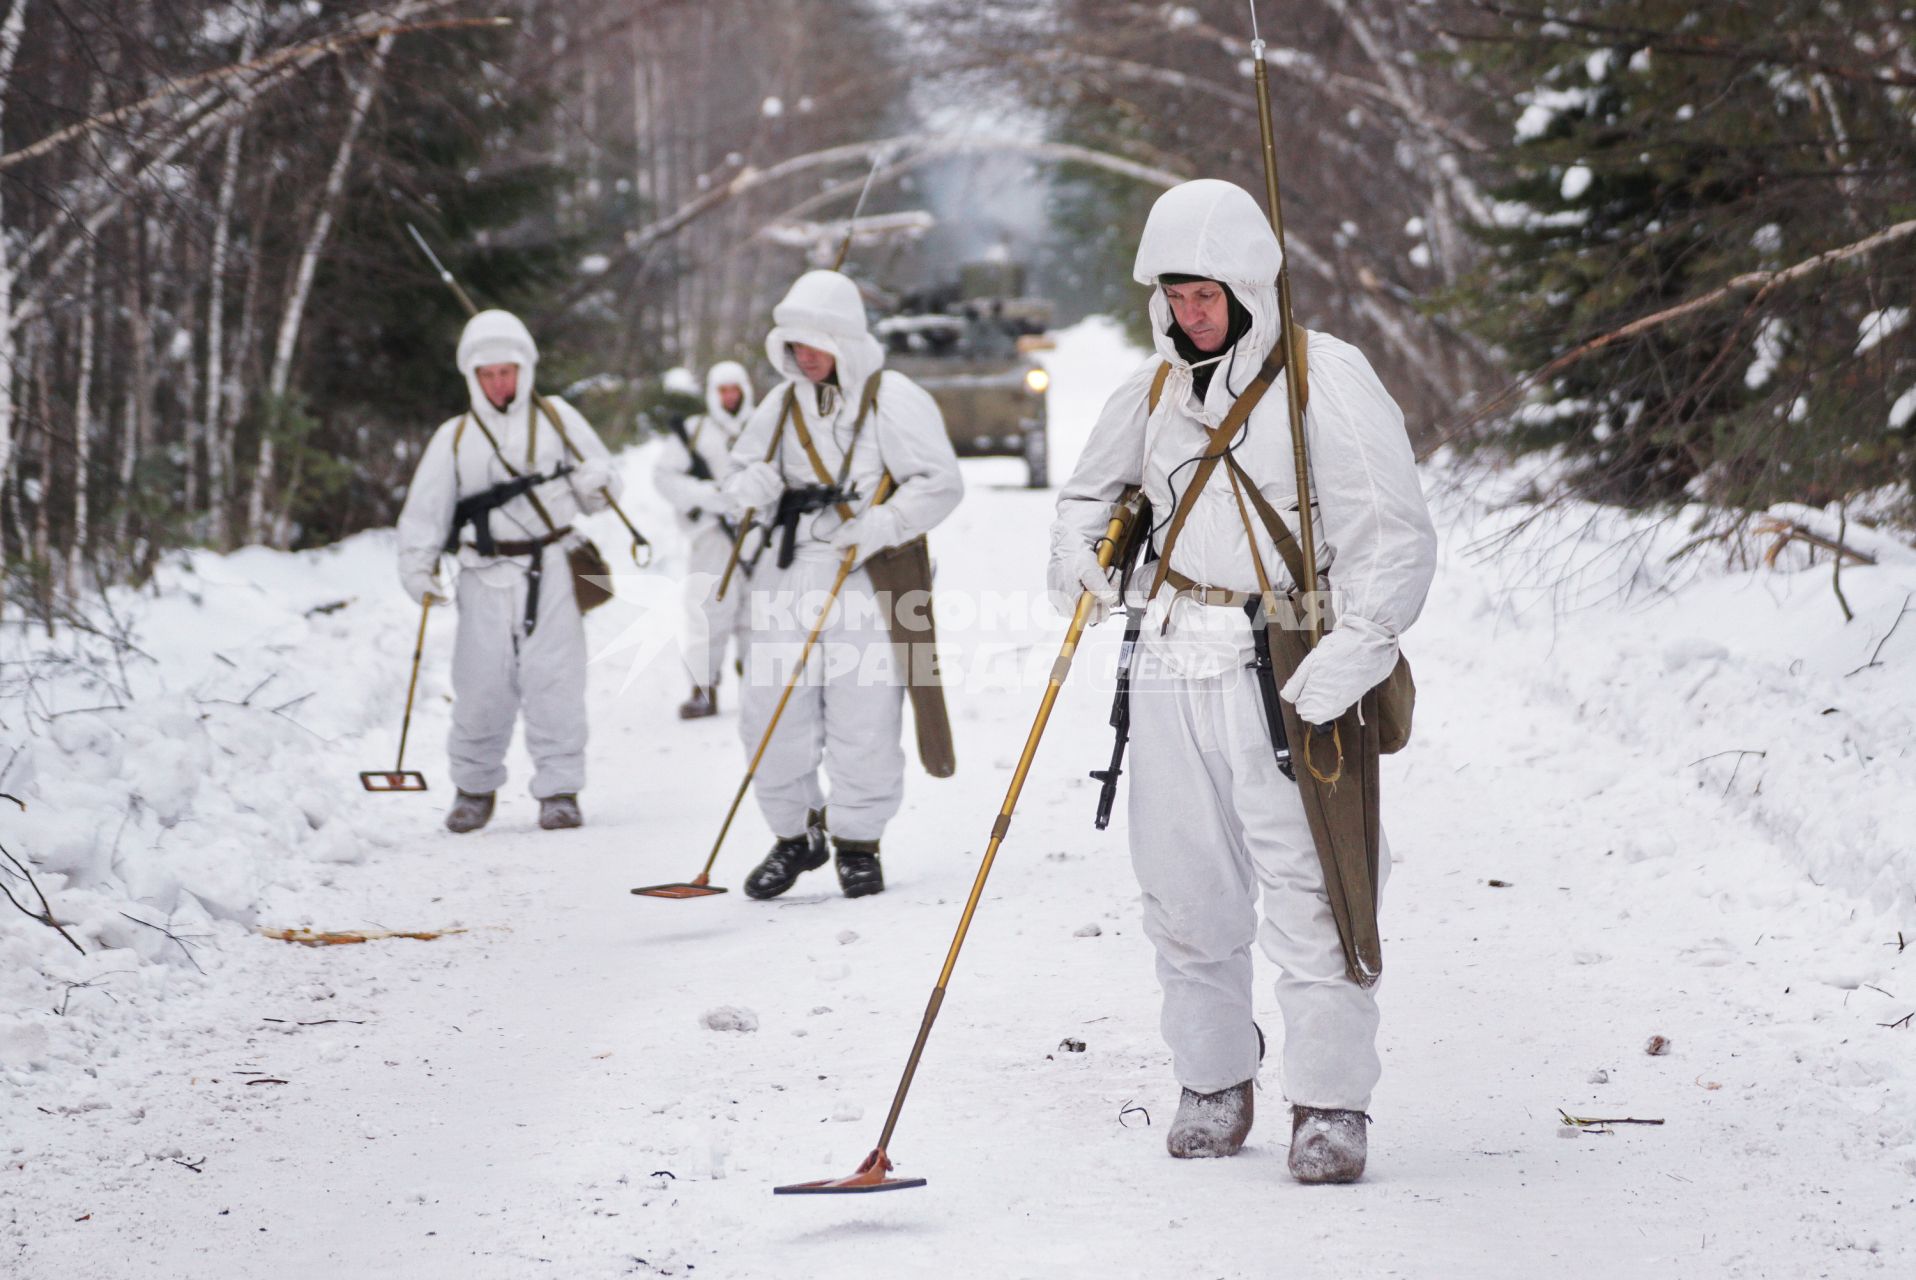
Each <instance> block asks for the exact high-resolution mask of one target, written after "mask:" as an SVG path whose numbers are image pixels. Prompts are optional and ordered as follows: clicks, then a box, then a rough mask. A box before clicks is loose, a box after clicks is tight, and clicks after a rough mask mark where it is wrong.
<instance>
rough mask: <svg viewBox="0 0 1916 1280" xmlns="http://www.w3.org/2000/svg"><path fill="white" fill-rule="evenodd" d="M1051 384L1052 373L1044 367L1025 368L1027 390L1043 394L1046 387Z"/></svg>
mask: <svg viewBox="0 0 1916 1280" xmlns="http://www.w3.org/2000/svg"><path fill="white" fill-rule="evenodd" d="M1050 385H1051V375H1050V374H1048V373H1046V372H1045V371H1044V370H1043V369H1027V370H1025V387H1026V389H1027V390H1030V391H1033V392H1035V393H1037V394H1039V395H1043V394H1044V389H1045V388H1046V387H1048V386H1050Z"/></svg>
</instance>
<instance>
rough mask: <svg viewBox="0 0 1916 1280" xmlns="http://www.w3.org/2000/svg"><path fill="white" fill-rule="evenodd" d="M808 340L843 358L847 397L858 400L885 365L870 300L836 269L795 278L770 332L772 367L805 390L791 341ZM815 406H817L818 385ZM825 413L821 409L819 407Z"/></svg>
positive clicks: (842, 383)
mask: <svg viewBox="0 0 1916 1280" xmlns="http://www.w3.org/2000/svg"><path fill="white" fill-rule="evenodd" d="M793 342H798V343H803V344H804V345H805V346H808V347H817V348H818V349H819V350H821V351H829V352H831V353H832V356H833V358H834V359H836V360H837V361H838V385H839V388H840V389H841V390H842V391H843V393H844V397H845V399H847V400H856V398H857V396H858V393H859V392H860V391H861V390H862V389H863V388H864V386H865V380H866V379H867V378H869V377H871V376H872V374H874V373H877V372H878V371H879V370H880V369H882V368H884V367H885V348H884V345H883V344H882V343H880V342H879V341H878V339H876V338H874V337H872V335H871V331H870V330H869V329H867V328H866V326H865V300H864V299H863V298H861V297H860V296H859V294H858V286H857V285H856V284H853V283H852V280H851V277H849V276H845V275H841V274H839V273H838V272H836V271H807V272H806V273H805V274H804V275H802V276H800V277H799V278H798V279H797V280H795V281H793V282H792V287H791V289H790V290H789V291H788V292H787V293H786V294H785V299H784V301H782V302H780V303H779V304H778V305H777V306H776V307H773V308H772V331H771V333H769V334H767V335H766V337H765V355H766V358H767V359H769V360H770V361H771V362H772V367H773V368H774V369H777V370H778V371H779V372H780V373H781V374H783V375H784V376H785V377H787V378H790V379H791V380H792V381H793V382H794V383H796V384H797V385H798V386H799V387H800V388H801V389H805V388H807V387H810V384H809V383H808V382H807V381H806V379H805V375H804V374H802V373H800V372H799V370H798V362H797V361H796V360H794V359H792V354H791V352H789V351H787V350H786V349H785V348H786V345H787V344H788V343H793ZM811 390H812V392H813V401H812V404H813V407H814V408H815V409H816V408H817V407H818V401H817V390H818V389H817V388H815V387H812V388H811ZM820 412H821V413H822V410H821V411H820Z"/></svg>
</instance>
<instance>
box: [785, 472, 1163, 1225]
mask: <svg viewBox="0 0 1916 1280" xmlns="http://www.w3.org/2000/svg"><path fill="white" fill-rule="evenodd" d="M1142 500H1143V495H1142V493H1140V492H1139V491H1138V490H1137V489H1135V488H1133V489H1128V490H1126V491H1125V493H1124V495H1123V496H1122V497H1121V498H1120V499H1119V500H1118V504H1117V506H1116V508H1115V509H1114V510H1113V511H1112V513H1111V520H1110V523H1109V524H1108V525H1107V526H1106V528H1105V532H1104V537H1102V538H1100V539H1099V540H1098V564H1099V565H1100V566H1102V567H1104V568H1106V569H1108V568H1110V567H1111V565H1112V564H1113V563H1114V562H1115V561H1116V558H1117V556H1118V553H1119V549H1120V548H1121V547H1122V546H1123V545H1124V543H1125V539H1126V536H1127V535H1128V534H1129V532H1130V530H1131V528H1132V527H1133V525H1134V524H1135V523H1136V521H1137V516H1138V508H1139V506H1140V504H1141V502H1142ZM1092 601H1093V597H1092V595H1091V593H1090V592H1089V591H1084V592H1080V593H1079V595H1078V606H1077V608H1076V609H1075V610H1073V611H1072V614H1071V625H1070V627H1069V628H1067V629H1066V631H1065V633H1064V643H1063V644H1061V645H1060V646H1059V647H1058V656H1057V658H1056V659H1055V660H1054V661H1053V662H1052V664H1051V677H1050V679H1049V680H1047V681H1046V682H1045V691H1044V697H1043V699H1042V700H1040V702H1039V703H1038V714H1037V717H1036V718H1035V719H1034V720H1033V721H1032V723H1031V731H1030V732H1029V733H1028V734H1026V735H1025V746H1024V752H1023V754H1022V755H1021V756H1019V758H1018V766H1017V768H1016V769H1014V770H1013V771H1012V774H1011V785H1010V786H1009V787H1008V788H1007V789H1006V791H1005V798H1004V803H1003V804H1001V805H999V806H998V817H997V819H996V821H994V822H993V823H992V824H991V840H990V843H988V844H987V845H986V846H985V855H984V858H983V859H982V860H981V861H980V862H979V864H978V876H977V878H976V879H975V880H974V881H972V885H971V896H970V897H969V898H968V899H967V900H966V901H965V909H964V912H963V913H962V914H961V915H960V916H959V917H958V931H957V933H955V934H954V935H953V936H952V939H951V949H950V950H949V951H948V952H946V954H945V967H944V968H943V969H942V970H940V971H939V974H938V983H937V985H936V986H934V987H933V988H932V990H931V999H930V1000H929V1001H928V1002H927V1003H926V1005H925V1013H924V1017H923V1019H922V1020H921V1021H920V1022H919V1024H918V1038H917V1039H916V1040H915V1041H914V1042H913V1043H912V1046H911V1056H910V1057H909V1058H907V1059H906V1060H905V1073H904V1075H903V1076H901V1077H900V1078H899V1081H898V1091H897V1092H896V1093H895V1094H893V1095H892V1101H891V1111H890V1112H889V1113H888V1114H887V1115H886V1116H885V1127H884V1130H883V1131H882V1132H881V1133H880V1134H879V1135H878V1145H877V1146H876V1147H874V1148H872V1152H871V1154H870V1155H868V1156H866V1157H865V1160H864V1163H863V1164H861V1165H859V1166H858V1169H857V1171H856V1172H854V1173H852V1174H849V1175H847V1176H846V1177H843V1178H827V1179H824V1180H822V1181H818V1182H795V1183H791V1184H788V1185H786V1186H782V1187H774V1188H773V1189H772V1190H773V1194H775V1195H781V1196H788V1195H841V1194H846V1193H856V1192H866V1191H902V1190H904V1189H905V1188H907V1187H922V1186H924V1185H925V1180H924V1179H923V1178H892V1177H888V1176H886V1175H888V1174H889V1173H890V1172H891V1169H892V1162H891V1155H890V1152H889V1148H890V1146H891V1139H892V1134H893V1132H894V1131H895V1130H896V1129H897V1128H898V1116H899V1113H900V1112H902V1111H903V1110H904V1108H905V1095H906V1093H907V1092H909V1091H910V1089H911V1082H912V1077H913V1076H915V1075H916V1074H917V1073H918V1062H919V1059H920V1058H921V1057H923V1056H924V1052H925V1042H926V1041H927V1040H929V1039H930V1038H931V1027H932V1023H934V1022H936V1021H937V1019H938V1010H939V1007H940V1006H941V1005H943V1004H944V1001H945V989H946V987H947V986H949V985H950V983H951V974H952V970H953V969H955V968H957V966H958V952H959V949H960V948H962V947H963V946H964V945H965V934H966V933H967V932H969V931H970V929H971V919H972V916H973V915H974V914H976V912H977V910H978V902H979V900H980V899H981V898H982V897H983V896H984V892H985V881H986V879H987V878H988V877H989V876H990V875H991V867H992V864H993V863H994V862H995V861H997V858H998V846H999V845H1000V844H1002V843H1003V842H1004V838H1005V834H1006V833H1007V832H1008V831H1010V830H1011V815H1012V812H1013V810H1015V809H1016V808H1017V807H1018V796H1019V793H1021V792H1022V791H1023V790H1024V785H1025V775H1026V774H1028V773H1029V772H1030V771H1031V761H1032V759H1033V758H1034V757H1035V756H1036V755H1037V754H1038V741H1039V739H1041V738H1042V737H1044V730H1045V724H1046V723H1047V722H1048V721H1049V720H1050V719H1051V708H1052V706H1053V705H1055V704H1056V702H1057V701H1058V692H1059V690H1061V689H1062V688H1064V681H1065V677H1066V676H1068V675H1070V674H1071V660H1072V658H1073V657H1074V656H1076V654H1077V651H1078V640H1079V638H1080V637H1081V636H1083V635H1084V629H1085V626H1086V624H1087V623H1089V622H1090V619H1091V606H1092Z"/></svg>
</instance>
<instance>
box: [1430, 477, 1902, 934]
mask: <svg viewBox="0 0 1916 1280" xmlns="http://www.w3.org/2000/svg"><path fill="white" fill-rule="evenodd" d="M1450 478H1451V479H1455V478H1456V477H1455V475H1452V476H1451V477H1450ZM1525 484H1526V485H1527V484H1528V481H1526V482H1525ZM1520 487H1523V486H1513V485H1509V484H1505V485H1501V486H1498V487H1497V491H1496V492H1495V493H1491V492H1489V491H1487V490H1484V489H1481V488H1480V489H1479V490H1478V492H1477V493H1475V494H1473V495H1472V496H1470V497H1461V496H1459V491H1458V490H1455V489H1452V490H1450V491H1449V493H1448V496H1447V497H1446V498H1445V499H1443V500H1442V501H1441V502H1440V507H1441V508H1442V514H1441V515H1440V517H1439V524H1440V527H1441V528H1442V529H1443V531H1444V540H1445V560H1444V563H1443V565H1442V567H1441V569H1440V570H1439V574H1438V580H1437V586H1436V588H1435V590H1437V591H1440V592H1449V593H1456V594H1460V595H1461V596H1462V597H1463V598H1464V599H1466V600H1467V601H1468V602H1469V610H1468V611H1469V612H1470V613H1472V614H1474V617H1475V620H1476V627H1475V633H1474V634H1473V635H1471V636H1468V637H1459V636H1442V637H1432V636H1431V634H1430V633H1429V631H1428V630H1418V631H1413V632H1412V633H1411V635H1410V638H1409V646H1408V647H1409V649H1410V651H1411V653H1412V655H1413V658H1415V656H1416V655H1417V654H1418V652H1419V651H1420V650H1422V649H1426V648H1428V647H1430V645H1431V643H1432V640H1433V639H1435V640H1436V641H1437V643H1438V644H1439V645H1440V646H1442V647H1443V648H1445V649H1449V650H1451V651H1453V652H1464V651H1468V652H1470V653H1471V660H1476V659H1477V658H1479V657H1481V658H1482V659H1484V660H1490V661H1495V662H1496V663H1498V664H1500V665H1501V666H1502V667H1503V668H1504V669H1505V670H1507V672H1508V677H1509V679H1510V680H1511V681H1512V682H1513V683H1515V684H1517V685H1520V686H1523V687H1528V688H1533V689H1534V690H1535V691H1536V696H1538V697H1540V698H1545V699H1549V700H1551V701H1553V702H1557V703H1560V704H1564V705H1566V706H1568V707H1570V708H1572V709H1573V710H1574V713H1575V715H1576V717H1577V718H1578V719H1579V720H1581V721H1583V722H1585V723H1586V724H1588V725H1590V726H1591V727H1593V728H1595V729H1597V730H1599V731H1600V737H1601V739H1604V740H1607V741H1608V742H1609V743H1611V744H1613V746H1612V747H1611V749H1610V750H1608V751H1606V752H1605V754H1604V757H1603V758H1600V759H1592V760H1590V761H1589V762H1588V765H1589V769H1590V773H1591V777H1592V779H1593V787H1592V790H1593V792H1596V791H1600V790H1602V789H1603V788H1604V787H1606V786H1609V785H1611V784H1612V783H1615V782H1616V781H1617V780H1618V779H1619V778H1622V779H1623V780H1624V781H1625V782H1627V784H1628V785H1631V786H1643V787H1650V788H1663V789H1666V790H1669V791H1672V792H1674V791H1676V790H1690V791H1702V792H1705V793H1706V794H1709V795H1712V796H1714V797H1715V798H1716V800H1717V802H1718V803H1720V805H1721V806H1722V809H1723V813H1724V818H1725V820H1726V823H1731V822H1738V823H1744V824H1748V827H1749V828H1754V829H1755V830H1757V831H1759V832H1761V833H1762V834H1764V835H1765V836H1767V837H1768V838H1770V839H1771V840H1772V841H1773V842H1774V843H1775V844H1776V845H1777V846H1778V847H1779V848H1780V849H1781V850H1783V852H1784V853H1785V855H1786V856H1787V857H1788V858H1789V859H1790V860H1791V861H1792V862H1793V863H1794V864H1795V865H1796V866H1798V867H1799V868H1800V869H1801V870H1802V872H1803V874H1804V876H1805V877H1806V879H1808V880H1809V881H1811V882H1813V883H1815V884H1818V885H1827V886H1832V887H1834V888H1836V889H1839V890H1841V891H1842V892H1844V893H1846V894H1849V895H1851V896H1853V897H1855V898H1856V899H1858V900H1859V902H1861V903H1862V904H1865V905H1866V906H1867V908H1868V909H1869V910H1870V911H1871V912H1873V913H1878V914H1881V915H1883V916H1885V917H1886V918H1887V919H1888V921H1889V922H1890V923H1891V924H1892V926H1893V927H1897V928H1902V929H1904V930H1905V931H1909V930H1910V929H1911V927H1912V926H1916V849H1913V848H1912V847H1911V845H1910V842H1909V838H1908V833H1909V832H1910V831H1911V830H1913V829H1916V616H1912V615H1916V551H1912V549H1911V548H1910V547H1909V545H1908V544H1907V543H1906V542H1904V541H1902V540H1901V539H1899V538H1898V537H1896V536H1893V535H1892V534H1890V533H1888V532H1885V531H1881V530H1871V529H1867V528H1863V527H1861V526H1859V525H1857V524H1854V523H1851V524H1849V525H1848V527H1847V529H1846V530H1845V541H1846V542H1847V544H1848V545H1850V546H1852V547H1857V548H1859V549H1862V550H1865V551H1867V552H1868V553H1870V554H1872V555H1874V556H1875V557H1876V558H1877V560H1878V562H1879V563H1878V564H1877V565H1874V566H1864V565H1858V564H1853V563H1847V562H1846V564H1845V566H1844V568H1843V572H1842V576H1841V587H1842V592H1843V596H1844V598H1845V599H1847V601H1848V603H1849V606H1850V608H1851V609H1852V610H1853V612H1854V614H1855V618H1854V621H1851V622H1845V620H1844V616H1843V610H1842V606H1841V604H1840V603H1839V601H1838V599H1837V595H1836V592H1835V590H1834V584H1833V578H1832V573H1831V565H1830V562H1829V558H1828V555H1827V553H1822V552H1817V551H1815V550H1813V549H1811V548H1809V547H1808V546H1807V545H1806V544H1804V543H1801V542H1798V541H1791V542H1788V543H1786V544H1785V546H1784V547H1783V549H1782V551H1781V553H1780V554H1778V555H1777V556H1776V557H1775V561H1774V565H1773V566H1766V565H1764V564H1763V563H1761V557H1760V556H1758V557H1757V561H1758V562H1757V564H1756V565H1755V566H1754V567H1750V568H1743V569H1732V568H1729V567H1726V565H1725V563H1724V562H1725V559H1726V556H1725V553H1724V551H1723V549H1722V547H1721V546H1719V545H1716V544H1714V543H1710V544H1706V545H1704V546H1703V547H1702V548H1700V549H1696V548H1693V547H1692V546H1691V544H1692V543H1693V542H1694V541H1695V540H1696V539H1697V538H1698V536H1699V532H1700V531H1701V530H1705V529H1707V528H1708V521H1709V519H1710V517H1709V515H1708V513H1705V512H1703V511H1702V510H1701V509H1700V508H1699V509H1692V510H1687V511H1684V512H1680V513H1678V514H1676V515H1674V516H1671V517H1669V518H1665V519H1657V518H1652V517H1648V516H1644V515H1638V514H1633V513H1628V512H1619V511H1615V510H1611V509H1607V508H1601V507H1596V506H1593V505H1590V504H1585V503H1566V504H1564V505H1563V506H1562V507H1561V508H1560V509H1558V510H1556V511H1555V512H1552V513H1549V514H1543V513H1541V512H1540V509H1539V508H1538V507H1536V506H1534V505H1529V504H1527V503H1523V502H1513V501H1511V500H1510V499H1509V496H1508V495H1509V494H1511V493H1512V492H1514V491H1515V490H1516V489H1518V488H1520ZM1769 514H1770V516H1771V517H1772V518H1773V519H1774V520H1776V521H1782V522H1790V523H1794V524H1796V525H1800V526H1802V527H1804V528H1807V529H1809V530H1811V531H1812V532H1815V533H1818V534H1821V535H1823V536H1826V537H1830V538H1834V537H1835V536H1836V534H1837V529H1838V523H1837V517H1836V513H1835V511H1834V510H1833V509H1832V510H1831V511H1828V512H1824V511H1820V510H1817V509H1815V508H1807V507H1800V506H1789V507H1779V508H1777V509H1776V510H1774V511H1772V512H1771V513H1769ZM1758 527H1759V529H1761V527H1762V526H1761V525H1760V524H1759V526H1758ZM1779 536H1780V535H1779V534H1775V533H1761V532H1760V533H1759V534H1757V535H1756V537H1757V539H1758V541H1757V543H1756V550H1758V551H1766V550H1768V549H1769V548H1770V547H1771V546H1774V545H1775V541H1776V539H1777V538H1778V537H1779ZM1686 548H1689V551H1688V553H1687V554H1684V552H1685V549H1686ZM1905 609H1907V610H1908V613H1907V614H1906V613H1905V612H1904V611H1905ZM1418 670H1419V675H1420V680H1431V679H1438V680H1440V679H1442V667H1441V665H1437V666H1436V667H1434V668H1432V667H1429V666H1419V668H1418ZM1426 673H1428V674H1426ZM1539 749H1540V750H1547V744H1544V745H1542V746H1540V748H1539ZM1735 829H1736V828H1735V827H1734V826H1726V828H1725V837H1726V838H1725V841H1724V843H1723V846H1722V847H1721V848H1718V849H1691V850H1684V851H1683V852H1685V853H1688V854H1693V855H1695V856H1698V857H1702V858H1706V859H1708V858H1713V857H1714V858H1720V859H1721V860H1722V865H1721V867H1720V870H1721V873H1722V875H1723V876H1724V878H1725V879H1726V881H1731V882H1733V881H1734V879H1735V877H1736V867H1735V865H1734V860H1735V854H1734V853H1733V852H1732V850H1733V849H1734V847H1735V840H1734V838H1732V836H1731V833H1732V832H1733V831H1734V830H1735ZM1617 838H1618V839H1619V840H1620V841H1623V842H1626V843H1629V842H1643V841H1650V842H1654V841H1655V840H1656V839H1657V838H1658V837H1657V833H1656V832H1654V831H1619V832H1618V833H1617Z"/></svg>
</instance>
